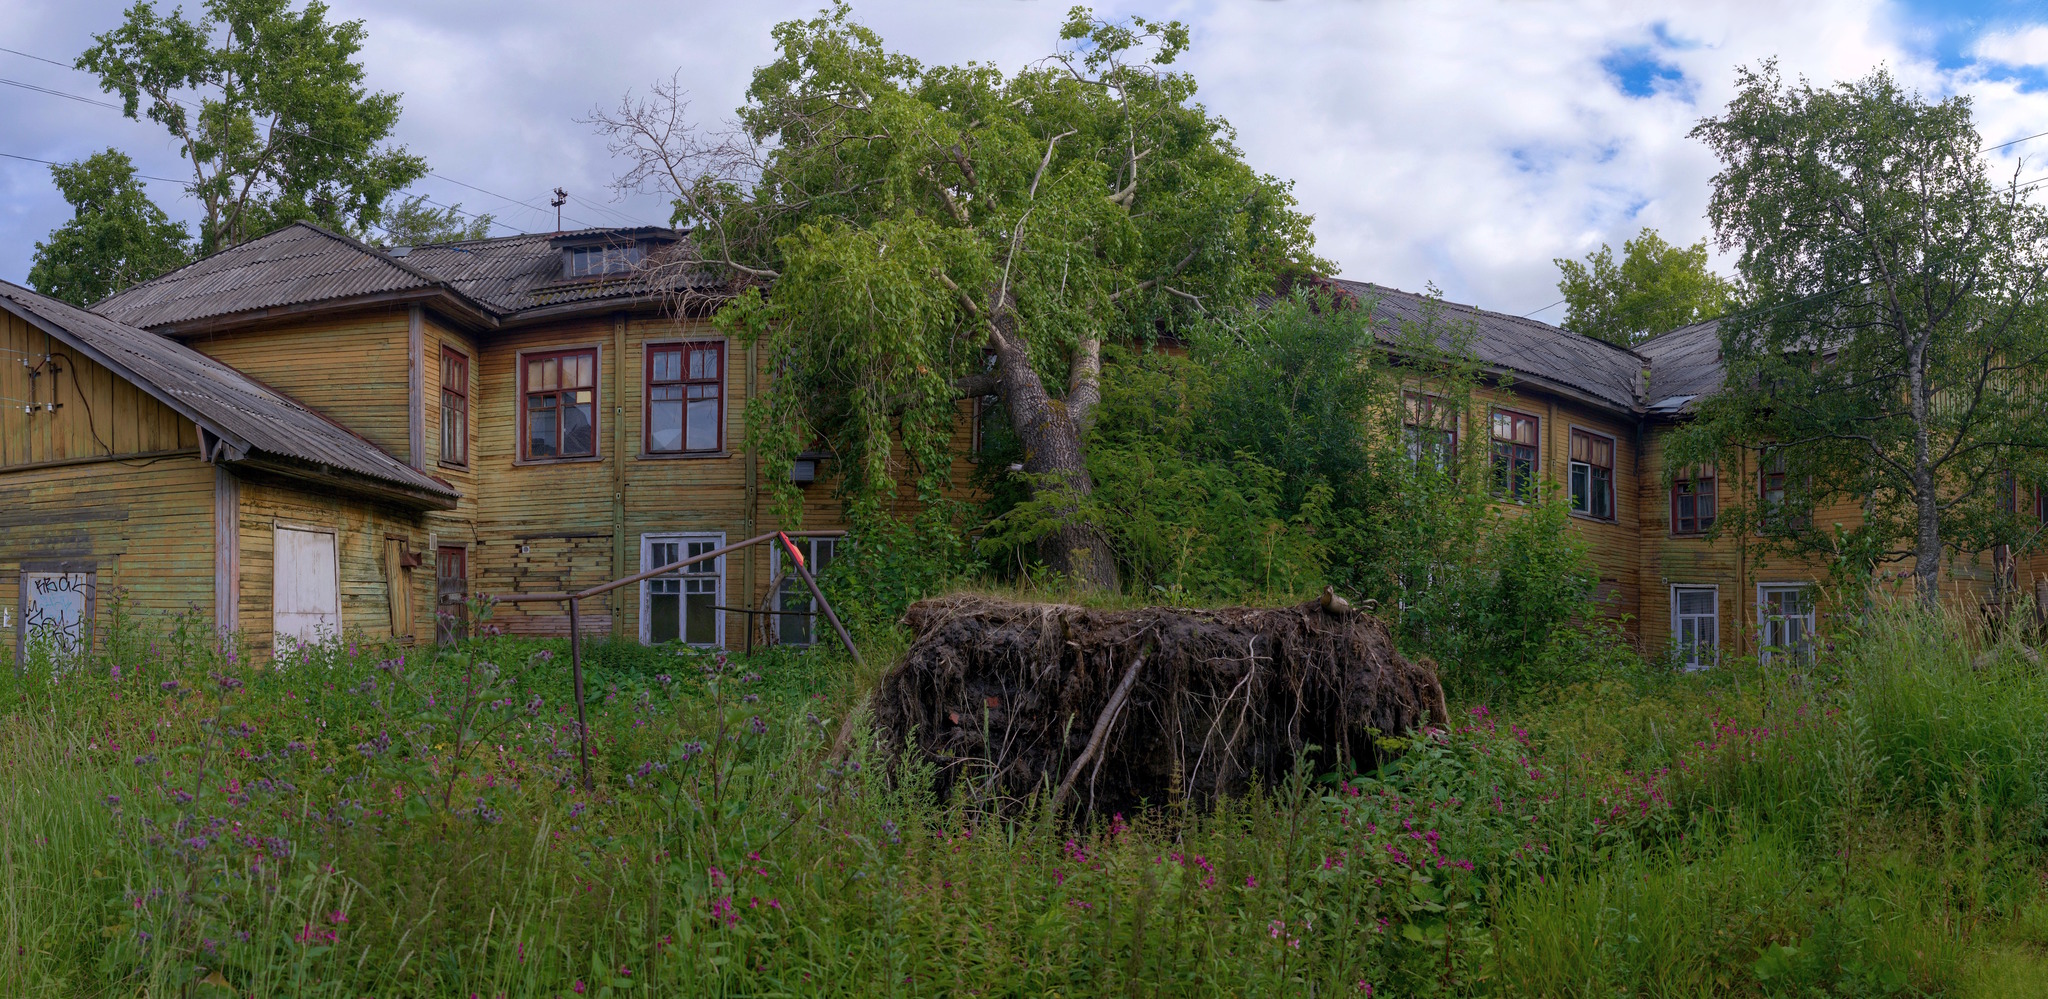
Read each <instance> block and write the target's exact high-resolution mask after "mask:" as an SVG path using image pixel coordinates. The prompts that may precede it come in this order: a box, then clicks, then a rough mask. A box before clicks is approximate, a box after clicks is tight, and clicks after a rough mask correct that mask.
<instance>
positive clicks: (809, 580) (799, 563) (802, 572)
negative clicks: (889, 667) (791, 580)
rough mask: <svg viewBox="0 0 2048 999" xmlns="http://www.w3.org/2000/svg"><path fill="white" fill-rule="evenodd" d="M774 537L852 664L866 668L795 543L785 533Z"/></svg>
mask: <svg viewBox="0 0 2048 999" xmlns="http://www.w3.org/2000/svg"><path fill="white" fill-rule="evenodd" d="M776 537H778V538H781V539H782V547H784V548H786V549H788V550H789V559H790V562H791V563H793V564H794V565H795V566H796V572H797V575H799V576H802V577H803V578H804V585H805V586H808V587H810V588H811V596H813V597H815V598H817V601H818V608H819V609H820V610H823V611H824V612H825V620H827V621H830V622H832V630H833V631H836V632H838V633H839V641H840V643H841V644H843V645H845V646H846V651H847V653H848V654H849V655H852V656H853V664H854V665H855V666H859V667H860V668H862V669H866V668H867V666H868V664H867V663H864V662H861V659H860V650H859V649H856V648H854V647H853V639H852V637H850V636H848V635H847V634H846V626H845V625H843V624H840V623H839V615H837V614H835V613H833V612H832V605H831V604H830V603H827V602H826V600H825V591H823V590H820V589H818V580H817V577H815V576H812V575H811V568H810V566H807V565H805V564H804V557H803V556H802V555H799V554H797V550H796V545H795V544H794V543H792V542H791V541H790V540H789V535H787V534H777V535H776Z"/></svg>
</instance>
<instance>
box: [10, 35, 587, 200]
mask: <svg viewBox="0 0 2048 999" xmlns="http://www.w3.org/2000/svg"><path fill="white" fill-rule="evenodd" d="M0 52H7V53H10V54H12V55H18V56H22V57H24V58H27V59H34V60H36V61H37V62H46V63H49V64H50V65H52V66H64V68H65V69H69V70H73V71H74V72H84V71H83V70H79V69H78V68H77V67H75V66H67V65H65V64H64V63H61V62H58V61H56V60H55V59H47V58H44V57H42V56H39V55H32V54H30V53H27V52H23V51H21V50H19V49H9V48H0ZM0 83H4V84H8V85H10V86H15V87H20V88H22V89H23V90H31V91H34V92H36V93H39V94H47V95H49V96H51V97H62V98H64V99H66V100H73V101H78V102H79V103H82V104H91V105H94V106H96V107H103V108H108V109H111V110H114V111H120V112H122V113H124V114H125V113H126V112H127V110H128V109H127V108H126V107H124V106H122V105H120V104H114V103H111V102H109V101H103V100H99V99H98V98H94V97H85V96H82V95H79V94H72V93H66V92H64V91H62V90H53V89H51V88H49V87H42V86H37V85H36V84H33V83H23V82H21V81H19V80H10V79H7V78H5V77H0ZM166 96H167V97H168V98H169V99H170V100H171V101H174V102H176V103H178V104H183V105H185V106H186V107H189V108H195V109H196V108H198V105H196V104H193V103H192V102H191V101H188V100H185V99H184V98H181V97H178V96H175V95H166ZM280 127H283V126H280ZM283 130H284V131H285V133H286V134H289V135H296V136H298V137H300V138H302V139H306V140H308V141H311V142H318V143H320V144H322V145H327V146H333V147H335V148H336V149H340V148H342V147H341V144H340V143H337V142H331V141H329V140H327V139H323V138H321V137H319V136H317V135H313V134H311V133H309V132H306V131H303V130H300V129H295V128H289V127H283ZM427 176H429V177H435V178H438V179H441V180H445V181H447V182H448V183H450V184H455V185H458V186H461V187H466V188H469V189H470V190H472V191H476V192H478V193H479V194H488V195H490V196H491V197H493V198H498V199H500V200H502V201H508V202H511V203H512V204H515V205H519V206H521V207H523V208H531V209H533V210H534V211H541V209H540V208H539V207H537V206H534V205H531V204H527V203H526V202H524V201H520V200H519V199H517V198H513V197H508V196H506V195H503V194H499V193H498V192H496V191H489V190H485V189H484V188H481V187H478V186H476V185H475V184H470V183H466V182H464V181H460V180H456V179H455V178H453V177H450V176H448V175H447V174H444V173H441V172H439V171H436V170H429V171H427ZM563 218H565V219H567V220H568V221H571V222H574V223H576V224H577V225H579V226H582V227H584V228H586V229H598V228H603V227H602V226H593V225H591V224H590V223H588V222H585V221H583V220H581V219H577V218H571V217H570V216H567V215H564V216H563ZM506 228H508V229H509V228H512V227H511V226H507V227H506ZM514 231H518V230H514Z"/></svg>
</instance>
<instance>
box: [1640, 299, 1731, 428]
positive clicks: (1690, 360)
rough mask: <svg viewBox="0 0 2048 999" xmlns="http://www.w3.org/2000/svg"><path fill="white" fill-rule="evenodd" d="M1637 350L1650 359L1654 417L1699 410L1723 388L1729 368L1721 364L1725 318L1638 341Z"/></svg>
mask: <svg viewBox="0 0 2048 999" xmlns="http://www.w3.org/2000/svg"><path fill="white" fill-rule="evenodd" d="M1636 353H1638V354H1641V355H1643V356H1644V357H1646V358H1648V359H1649V361H1650V395H1649V408H1648V409H1647V410H1645V412H1647V413H1649V415H1651V416H1680V415H1685V414H1690V413H1693V412H1696V411H1697V410H1698V409H1699V404H1700V402H1701V400H1703V399H1705V398H1706V397H1708V396H1710V395H1713V394H1714V393H1716V392H1719V391H1721V382H1722V378H1723V377H1724V375H1725V374H1726V370H1725V368H1724V366H1723V365H1722V363H1721V321H1720V320H1718V319H1709V320H1707V321H1706V322H1701V323H1694V324H1692V325H1691V326H1681V327H1679V328H1678V329H1675V330H1672V331H1671V332H1669V333H1660V334H1658V335H1657V336H1655V337H1652V338H1650V339H1648V340H1645V341H1643V342H1642V343H1639V344H1636Z"/></svg>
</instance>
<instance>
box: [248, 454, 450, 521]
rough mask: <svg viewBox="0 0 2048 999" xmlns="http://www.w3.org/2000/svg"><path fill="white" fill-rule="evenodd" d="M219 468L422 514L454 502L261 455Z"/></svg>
mask: <svg viewBox="0 0 2048 999" xmlns="http://www.w3.org/2000/svg"><path fill="white" fill-rule="evenodd" d="M222 464H224V465H226V466H228V467H229V468H235V469H248V470H252V471H259V472H268V473H270V474H272V475H277V476H282V477H284V478H288V479H292V480H294V481H298V482H314V483H318V484H320V485H323V486H334V487H339V488H340V489H342V490H343V491H345V492H349V493H354V494H356V495H358V496H362V497H366V498H369V499H377V500H384V501H386V502H390V503H396V504H399V505H401V506H407V507H415V508H418V509H423V510H453V509H455V505H456V501H457V499H458V497H457V496H456V494H454V493H452V492H450V493H447V494H442V493H438V492H429V491H427V490H425V489H414V488H412V487H409V486H405V485H401V484H399V483H396V482H386V481H384V480H381V479H373V478H370V477H368V476H365V475H362V474H361V473H358V472H352V471H349V470H347V469H342V468H335V467H334V466H332V465H321V464H315V463H312V462H305V461H300V460H298V459H295V458H289V457H286V456H283V455H276V454H270V453H268V452H262V451H257V452H252V453H251V455H250V456H249V457H246V458H241V459H239V460H234V461H226V462H222Z"/></svg>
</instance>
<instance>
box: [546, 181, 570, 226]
mask: <svg viewBox="0 0 2048 999" xmlns="http://www.w3.org/2000/svg"><path fill="white" fill-rule="evenodd" d="M568 203H569V192H567V191H564V190H562V189H561V188H559V187H558V188H555V200H553V201H550V202H548V204H551V205H553V206H555V231H556V232H561V231H562V206H563V205H565V204H568Z"/></svg>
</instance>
